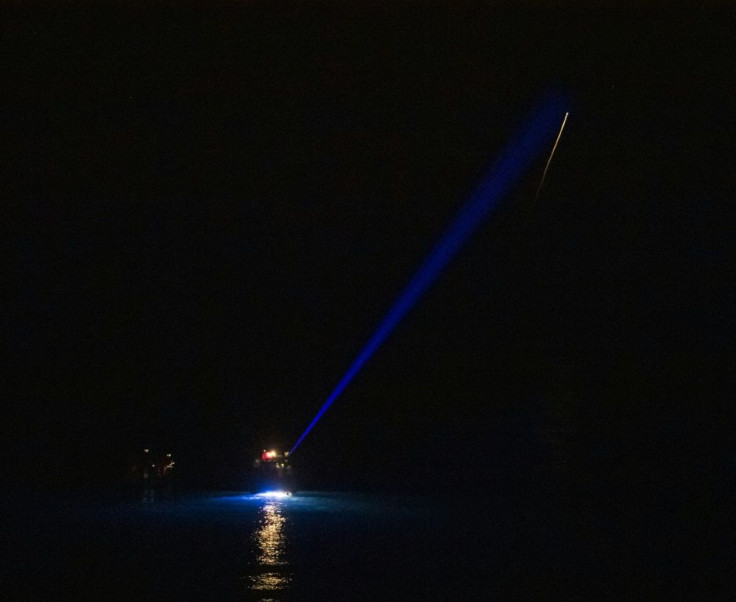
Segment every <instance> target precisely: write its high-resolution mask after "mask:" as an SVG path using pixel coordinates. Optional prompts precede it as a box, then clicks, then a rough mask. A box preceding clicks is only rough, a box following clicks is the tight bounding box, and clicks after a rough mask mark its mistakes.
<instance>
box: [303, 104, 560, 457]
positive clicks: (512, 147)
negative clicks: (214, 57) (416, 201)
mask: <svg viewBox="0 0 736 602" xmlns="http://www.w3.org/2000/svg"><path fill="white" fill-rule="evenodd" d="M563 103H564V99H563V98H561V97H560V96H557V95H554V96H551V97H548V98H546V99H545V101H544V102H543V103H541V104H540V105H539V106H538V108H537V110H536V111H534V112H533V113H532V115H531V118H530V120H529V122H528V123H527V125H526V126H525V127H524V128H522V129H521V131H520V132H519V133H518V134H517V135H516V137H515V138H513V139H512V140H511V141H510V143H509V144H508V146H507V147H506V151H505V152H504V153H503V154H502V155H501V157H500V158H499V159H498V160H497V161H496V163H495V164H493V165H492V166H491V169H490V170H489V171H488V172H487V174H486V176H485V177H484V178H483V179H482V180H481V183H480V184H479V185H478V187H477V188H476V189H475V191H474V192H473V193H472V195H471V196H470V198H469V199H468V200H467V201H466V202H465V204H464V205H463V207H462V209H461V210H460V212H459V213H458V215H457V216H456V217H455V219H454V220H453V221H452V222H451V223H450V225H449V226H448V227H447V229H446V230H445V232H444V233H443V234H442V236H441V237H440V239H439V241H438V242H437V244H436V245H435V247H434V249H432V251H431V252H430V253H429V255H428V256H427V258H426V259H425V260H424V262H423V263H422V264H421V265H420V266H419V268H418V269H417V271H416V273H415V274H414V276H413V277H412V279H411V280H410V281H409V283H408V284H407V285H406V288H405V289H404V290H403V291H402V293H401V294H400V295H399V297H398V298H397V300H396V302H395V303H394V305H393V307H391V309H390V310H389V312H388V313H387V314H386V316H385V317H384V319H383V321H382V322H381V323H380V324H379V326H378V328H377V329H376V331H375V332H374V333H373V335H372V336H371V338H370V339H368V342H367V343H366V344H365V347H363V349H362V350H361V351H360V353H359V354H358V356H357V357H356V358H355V360H354V361H353V363H352V365H351V366H350V367H349V368H348V370H347V372H346V373H345V375H344V376H343V377H342V379H341V380H340V381H339V382H338V383H337V386H336V387H335V389H334V390H333V391H332V393H331V394H330V396H329V397H328V398H327V400H326V401H325V402H324V404H323V405H322V407H321V408H320V409H319V411H318V412H317V415H316V416H315V417H314V418H313V419H312V422H310V423H309V425H308V426H307V428H306V429H305V430H304V432H303V433H302V435H301V436H300V437H299V439H297V442H296V443H295V444H294V447H292V448H291V451H290V452H289V453H291V454H293V453H294V450H295V449H296V448H297V447H299V444H300V443H301V442H302V441H303V440H304V438H305V437H306V436H307V435H308V434H309V431H311V430H312V428H314V425H315V424H317V422H319V419H320V418H322V416H323V415H324V413H325V412H326V411H327V410H328V409H329V407H330V406H331V405H332V404H333V403H334V402H335V400H336V399H337V398H338V397H339V396H340V394H341V393H342V392H343V391H344V390H345V388H346V387H347V386H348V384H350V381H352V380H353V378H354V377H355V375H356V374H357V373H358V372H359V371H360V369H361V368H362V367H363V365H364V364H365V363H366V362H367V361H368V360H369V359H370V357H371V356H372V355H373V354H374V353H375V352H376V351H377V350H378V348H379V347H380V346H381V345H382V344H383V343H384V341H385V340H386V339H387V338H388V336H389V334H390V333H391V331H393V329H394V328H395V327H396V326H397V325H398V324H399V322H401V320H402V319H403V317H404V316H405V315H406V314H407V312H408V311H409V310H410V309H411V308H412V307H413V306H414V304H415V303H416V302H417V301H418V300H419V298H420V297H421V296H422V294H423V293H424V292H425V291H426V290H427V288H429V286H430V285H431V284H432V283H433V282H434V281H435V280H436V279H437V278H438V276H439V275H440V273H441V272H442V270H443V269H444V268H445V266H446V265H447V264H448V263H449V261H450V260H451V259H452V258H453V257H454V256H455V254H456V253H457V252H458V251H459V250H460V248H461V247H462V246H463V244H464V243H465V241H466V240H467V239H468V238H470V236H471V235H472V234H473V233H474V232H475V231H476V230H477V229H478V227H479V226H480V225H481V224H482V223H483V221H484V219H485V218H486V217H487V215H488V214H489V213H490V212H491V211H492V210H493V209H495V208H496V207H497V206H498V204H499V203H500V201H501V199H502V198H503V197H504V195H505V194H506V193H508V192H509V191H510V190H511V188H512V186H513V185H514V184H515V183H516V181H517V180H518V179H519V178H520V177H521V175H522V174H523V173H524V172H525V171H526V170H527V169H528V168H529V166H530V165H531V163H532V162H533V161H534V159H535V158H536V157H537V156H538V155H539V152H540V150H541V149H542V148H543V147H544V146H545V145H546V144H548V142H549V141H550V140H551V139H552V137H553V136H554V133H555V132H556V131H557V127H556V126H557V123H559V118H560V115H561V114H562V111H563V110H564V108H563V106H564V104H563ZM565 118H567V114H565ZM563 126H564V122H563ZM560 134H561V131H560ZM557 139H558V140H559V135H558V138H557ZM555 144H556V143H555Z"/></svg>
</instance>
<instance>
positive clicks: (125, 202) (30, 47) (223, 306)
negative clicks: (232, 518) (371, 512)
mask: <svg viewBox="0 0 736 602" xmlns="http://www.w3.org/2000/svg"><path fill="white" fill-rule="evenodd" d="M591 4H592V5H593V6H591ZM610 4H611V5H614V6H615V9H614V8H611V7H609V6H608V5H607V4H604V3H590V2H579V3H576V2H562V3H542V2H539V3H534V2H516V3H510V2H509V3H503V2H495V3H494V2H488V3H482V2H431V3H421V2H397V3H383V2H349V3H345V5H344V6H342V7H341V8H337V7H334V6H329V5H328V3H324V4H322V3H299V2H240V3H238V2H228V3H216V4H213V3H202V4H201V5H198V3H174V2H167V3H152V4H151V5H140V4H135V5H133V4H118V5H116V7H114V8H111V7H109V6H108V7H103V6H97V7H95V6H94V5H90V4H86V3H79V4H78V5H69V6H64V7H63V8H61V7H53V6H52V5H51V3H49V4H35V5H32V6H25V5H21V4H20V3H18V4H16V5H15V6H13V7H11V8H6V9H4V16H3V19H2V56H3V61H2V80H3V82H4V85H3V88H4V90H3V92H2V105H1V119H2V122H1V123H2V125H1V126H0V127H2V139H3V143H2V144H1V145H0V146H1V147H2V150H0V157H1V161H0V165H1V167H0V169H1V171H0V178H1V181H2V190H3V193H2V196H3V199H4V200H3V215H4V219H3V222H4V225H5V226H6V228H7V234H6V236H5V239H6V242H7V243H9V247H10V248H9V251H8V253H7V256H8V257H9V258H10V266H11V269H10V272H9V273H10V286H7V287H3V288H5V292H6V294H8V296H9V299H8V301H9V310H8V311H7V312H3V313H4V316H3V317H4V320H3V323H4V328H3V330H4V336H3V339H4V340H5V343H6V345H7V346H8V347H9V357H10V359H9V362H8V363H6V368H8V370H7V375H8V378H7V380H6V383H8V384H9V385H10V386H9V387H8V393H7V394H6V396H5V397H6V401H7V402H8V403H7V406H6V407H7V410H6V415H5V417H4V420H3V422H4V425H3V430H4V431H5V432H6V434H7V435H8V437H6V440H8V441H9V442H10V445H9V446H8V452H7V453H6V454H5V458H6V460H7V464H8V465H9V466H12V467H13V470H12V471H11V472H13V473H14V476H15V477H16V478H17V479H18V481H19V482H28V483H32V482H38V483H42V482H54V483H59V484H67V483H77V482H84V481H85V480H88V479H90V478H92V479H99V478H101V477H103V476H107V477H110V475H112V474H117V473H115V471H116V470H118V467H119V466H122V465H121V464H119V462H120V459H121V458H124V457H125V454H126V453H129V451H130V450H133V449H138V448H139V447H141V446H143V445H148V446H158V447H161V448H163V447H167V448H171V449H172V450H173V451H175V453H176V454H177V455H178V457H179V458H181V462H182V465H184V466H188V467H189V470H190V474H192V475H195V474H196V475H200V476H201V475H203V474H214V473H217V474H218V475H220V476H221V477H222V478H223V479H225V478H231V479H237V475H238V474H239V471H241V470H242V468H243V467H244V466H247V465H248V463H249V462H250V461H251V459H252V457H253V455H254V454H255V453H257V452H259V451H260V449H261V448H262V447H263V446H266V445H272V444H275V445H281V446H290V445H291V444H293V442H294V441H295V440H296V439H297V437H298V436H299V434H300V433H301V432H302V430H303V429H304V428H305V427H306V425H307V423H308V422H309V421H310V420H311V418H312V416H313V415H314V413H315V412H316V411H317V409H318V408H319V406H320V405H321V404H322V402H323V401H324V399H325V397H326V396H327V395H328V394H329V392H330V391H331V390H332V388H333V387H334V385H335V384H336V383H337V381H338V380H339V379H340V377H341V376H342V373H343V372H344V370H345V369H346V368H347V367H348V366H349V365H350V363H351V362H352V360H353V358H354V357H355V355H356V354H357V353H358V351H359V350H360V348H361V347H362V345H363V343H364V342H365V340H366V339H367V338H368V337H369V336H370V334H371V333H372V332H373V329H374V328H375V326H376V325H377V324H378V322H379V321H380V319H381V318H382V316H383V314H384V312H385V311H386V310H387V309H388V308H389V307H390V305H391V304H392V302H393V300H394V298H395V296H396V295H397V293H398V292H399V291H400V290H401V289H402V287H403V286H404V284H405V283H406V282H407V281H408V280H409V278H410V277H411V274H412V273H413V270H414V268H415V267H416V266H417V264H418V263H419V262H420V261H421V259H422V258H423V257H424V255H425V254H426V253H427V252H428V251H429V250H430V249H431V248H432V246H433V244H434V241H435V240H436V238H437V237H438V235H439V234H440V233H441V232H442V230H443V228H444V227H445V225H446V224H447V223H448V221H449V220H450V218H451V217H452V216H453V215H454V213H455V212H456V211H457V209H458V208H459V207H460V206H461V205H462V203H463V202H464V200H465V199H466V198H467V195H468V193H469V192H470V191H471V190H472V189H473V187H474V186H475V184H476V183H477V181H478V178H479V177H480V176H481V174H482V173H483V172H484V170H485V169H486V167H487V166H488V165H489V164H490V163H491V162H492V161H493V159H494V158H495V157H496V156H497V155H498V153H499V152H500V151H501V150H502V149H503V147H504V144H505V141H506V140H507V139H508V138H509V137H510V136H511V135H512V133H513V132H514V131H515V130H516V128H517V127H519V126H520V125H521V124H522V123H523V120H524V118H525V115H526V114H527V112H528V111H529V109H530V107H531V106H532V105H533V103H534V101H535V100H536V99H538V98H539V97H540V96H541V95H543V94H544V93H545V92H546V91H549V90H552V89H554V90H562V91H564V92H565V93H566V94H567V95H568V96H569V98H570V106H569V111H570V118H569V121H568V124H567V127H566V129H565V132H564V135H563V138H562V141H561V143H560V147H559V148H558V151H557V153H556V155H555V158H554V161H553V162H552V165H551V168H550V171H549V174H548V177H547V179H546V181H545V184H544V187H543V188H542V191H541V194H540V196H539V199H538V201H537V203H536V204H534V203H533V202H532V201H533V198H534V192H535V190H536V187H537V185H538V184H539V182H540V178H541V174H542V170H543V168H544V159H542V160H540V161H539V162H538V164H536V165H535V166H534V168H533V169H531V170H530V171H529V172H528V174H526V176H525V177H524V179H523V181H522V182H521V183H520V185H519V186H518V187H517V189H516V190H515V191H514V193H513V194H511V195H509V196H508V197H507V198H506V200H505V202H504V204H503V207H502V209H501V210H500V211H498V212H497V213H496V214H495V215H494V216H492V217H491V219H490V220H489V221H488V222H487V223H486V224H485V225H484V226H483V228H481V230H480V231H479V232H478V234H477V235H476V236H475V237H474V238H473V239H472V240H471V241H470V243H469V244H468V245H467V247H466V248H465V249H464V250H463V251H462V252H461V253H460V255H459V256H458V257H457V258H456V260H455V261H454V262H453V263H452V264H451V265H450V266H449V268H448V269H447V271H446V272H445V273H444V274H443V276H442V277H441V278H440V280H439V281H438V282H437V283H436V285H435V286H434V287H433V288H432V289H431V290H430V291H429V293H428V294H427V295H426V296H425V297H424V299H423V300H422V301H421V302H420V303H419V304H418V305H417V306H416V308H415V310H414V311H413V312H412V313H411V314H410V315H409V316H408V317H407V319H406V320H405V321H404V322H403V323H402V324H401V325H400V326H399V327H398V329H397V330H396V331H395V332H394V334H393V336H392V337H391V338H390V339H389V340H388V342H387V343H386V345H385V346H384V347H383V348H382V349H381V350H380V351H379V353H378V354H377V355H376V356H375V357H374V358H373V360H372V361H371V362H370V363H369V364H368V365H367V366H366V368H365V369H364V370H363V372H362V373H361V374H360V375H359V376H358V377H357V378H356V380H355V381H354V382H353V383H352V385H351V386H350V387H349V389H348V390H347V391H346V393H345V394H344V396H343V397H342V398H341V399H340V400H338V402H336V404H335V405H334V406H333V407H332V409H331V410H330V412H329V413H328V414H327V415H326V416H325V418H324V420H323V421H322V422H321V423H320V424H319V425H318V426H317V427H316V429H315V430H314V431H313V432H312V433H311V434H310V436H309V437H308V438H307V439H306V440H305V441H304V443H303V444H302V446H301V447H300V450H299V452H298V453H299V455H300V459H301V461H302V463H303V464H304V465H305V470H306V471H307V472H310V469H309V468H308V467H309V466H311V472H312V473H314V472H316V470H315V466H319V474H320V478H321V481H320V483H321V484H325V485H327V486H329V485H332V486H339V485H340V484H346V485H350V486H361V487H370V486H373V485H375V486H386V484H387V483H389V484H390V483H393V484H395V483H396V482H398V481H403V482H409V483H415V482H416V483H424V484H427V483H432V482H434V481H435V480H436V479H438V478H440V479H441V480H442V481H443V482H445V483H460V484H463V483H468V482H470V481H473V482H474V483H476V484H477V483H488V482H492V480H493V479H496V478H500V476H503V475H506V476H507V477H508V475H509V474H514V473H516V474H518V473H523V474H525V475H534V474H552V475H564V474H572V475H585V477H581V476H579V478H578V480H580V479H583V480H585V479H587V480H588V481H586V482H589V483H595V482H596V479H597V478H600V479H603V478H604V476H605V479H606V480H607V482H608V481H609V480H610V482H612V483H613V482H618V481H616V479H619V481H626V482H636V481H637V480H641V481H645V480H646V481H648V482H651V479H655V480H660V481H662V482H664V483H672V486H673V487H677V486H679V485H680V484H681V480H687V479H690V478H691V477H692V478H696V477H699V475H702V474H704V471H703V470H702V468H703V465H704V464H707V466H708V469H707V470H706V471H705V472H706V473H709V474H712V475H716V476H717V475H720V474H725V472H724V471H725V470H726V466H727V462H726V460H725V459H724V457H723V456H722V455H720V454H721V451H719V450H723V449H725V430H726V429H725V427H724V418H725V413H724V410H725V408H726V407H727V406H726V404H725V401H726V392H727V386H726V376H727V374H728V369H729V366H731V365H732V364H733V361H734V359H735V358H734V352H733V340H734V339H733V334H734V333H733V325H734V311H733V309H734V289H733V285H732V279H733V278H732V273H731V270H729V267H728V263H729V262H728V260H727V256H730V255H731V254H732V250H733V229H732V226H731V225H730V224H733V223H736V219H734V218H736V216H734V205H733V190H734V183H735V182H734V180H735V179H736V178H735V177H734V174H736V162H735V157H736V153H735V152H734V142H733V141H734V139H736V137H735V136H736V131H734V130H735V128H734V123H735V122H734V112H733V109H734V103H733V94H734V92H736V87H735V86H734V69H733V50H734V43H733V39H732V31H731V30H730V29H729V23H733V22H734V17H735V16H736V15H734V11H733V10H730V9H727V8H726V5H725V4H723V5H722V6H721V7H718V6H716V5H715V4H714V5H713V6H712V7H711V8H709V9H702V8H694V7H695V6H696V5H695V4H693V6H689V7H686V6H680V7H679V8H669V9H667V10H664V9H662V8H657V7H655V6H654V5H655V4H656V3H651V6H650V5H649V4H647V3H633V2H631V3H623V4H622V3H610ZM154 5H155V6H154ZM296 461H297V458H296V457H295V462H296ZM468 466H471V468H468ZM535 471H536V472H535ZM709 471H710V472H709ZM682 475H685V476H682Z"/></svg>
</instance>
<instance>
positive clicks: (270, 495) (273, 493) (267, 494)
mask: <svg viewBox="0 0 736 602" xmlns="http://www.w3.org/2000/svg"><path fill="white" fill-rule="evenodd" d="M290 495H291V492H290V491H262V492H261V493H256V496H257V497H267V498H284V497H289V496H290Z"/></svg>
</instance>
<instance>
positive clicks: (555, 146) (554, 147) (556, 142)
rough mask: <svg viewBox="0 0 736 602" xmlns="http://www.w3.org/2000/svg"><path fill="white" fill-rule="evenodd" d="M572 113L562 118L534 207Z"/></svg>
mask: <svg viewBox="0 0 736 602" xmlns="http://www.w3.org/2000/svg"><path fill="white" fill-rule="evenodd" d="M569 114H570V113H565V117H564V118H563V119H562V125H561V126H560V131H559V133H558V134H557V139H556V140H555V144H554V146H553V147H552V152H551V153H550V154H549V159H547V164H546V165H545V166H544V172H543V173H542V179H541V180H540V181H539V186H537V192H536V194H535V195H534V201H533V202H532V207H534V205H536V204H537V199H538V198H539V191H540V190H542V185H543V184H544V179H545V178H546V177H547V170H549V165H550V163H552V157H554V156H555V151H556V150H557V145H558V144H559V143H560V138H562V130H564V129H565V124H566V123H567V116H568V115H569Z"/></svg>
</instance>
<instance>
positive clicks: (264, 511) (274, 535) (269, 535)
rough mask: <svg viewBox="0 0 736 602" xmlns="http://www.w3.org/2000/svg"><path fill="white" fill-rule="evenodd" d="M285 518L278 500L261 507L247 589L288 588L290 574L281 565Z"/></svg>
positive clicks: (269, 589)
mask: <svg viewBox="0 0 736 602" xmlns="http://www.w3.org/2000/svg"><path fill="white" fill-rule="evenodd" d="M285 525H286V517H285V516H284V515H283V506H282V503H281V502H278V501H268V502H266V503H265V504H264V505H263V507H262V508H261V510H260V514H259V519H258V525H257V528H256V530H255V532H254V533H253V536H252V537H253V540H254V542H255V544H256V557H255V563H256V572H255V573H254V574H252V575H250V589H251V590H253V591H257V592H263V593H266V592H274V591H278V590H284V589H287V588H288V587H289V585H290V583H291V574H290V573H289V572H286V571H284V569H283V568H282V567H286V566H288V563H287V562H286V559H285V551H286V534H285V528H284V527H285Z"/></svg>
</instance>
